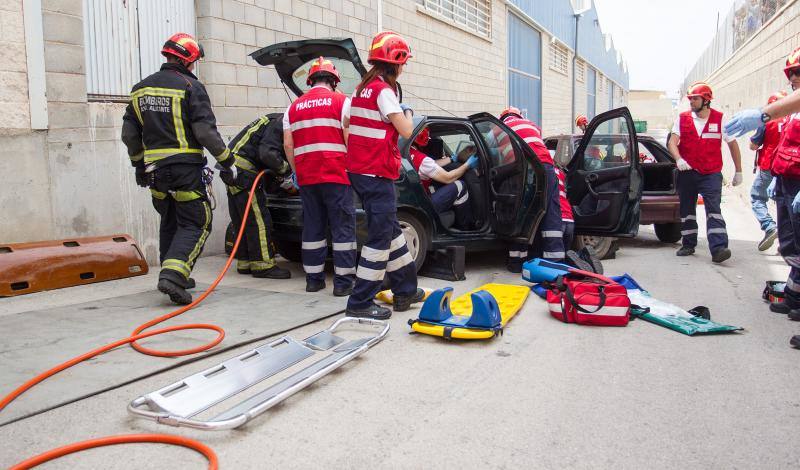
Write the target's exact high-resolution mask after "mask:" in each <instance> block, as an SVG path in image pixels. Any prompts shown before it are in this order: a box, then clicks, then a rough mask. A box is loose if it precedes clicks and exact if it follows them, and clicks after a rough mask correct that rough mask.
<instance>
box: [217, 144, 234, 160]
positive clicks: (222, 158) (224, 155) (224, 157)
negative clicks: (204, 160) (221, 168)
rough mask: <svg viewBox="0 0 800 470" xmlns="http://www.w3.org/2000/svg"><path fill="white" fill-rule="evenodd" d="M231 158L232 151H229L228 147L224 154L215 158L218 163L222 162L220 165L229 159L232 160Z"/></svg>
mask: <svg viewBox="0 0 800 470" xmlns="http://www.w3.org/2000/svg"><path fill="white" fill-rule="evenodd" d="M230 157H231V151H230V149H228V148H227V147H226V148H225V151H224V152H222V153H221V154H219V155H215V156H214V158H216V159H217V161H218V162H220V163H222V162H224V161H227V160H228V158H230Z"/></svg>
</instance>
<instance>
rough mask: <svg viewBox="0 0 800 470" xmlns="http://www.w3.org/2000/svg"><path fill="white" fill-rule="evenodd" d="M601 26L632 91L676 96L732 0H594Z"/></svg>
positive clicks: (726, 12) (722, 19) (723, 17)
mask: <svg viewBox="0 0 800 470" xmlns="http://www.w3.org/2000/svg"><path fill="white" fill-rule="evenodd" d="M594 3H595V7H596V8H597V15H598V17H599V19H600V27H601V28H602V30H603V32H604V33H606V34H609V33H610V34H611V36H612V38H613V39H614V47H616V49H617V50H618V51H620V52H621V53H622V57H623V60H625V62H627V64H628V73H629V74H630V87H631V89H651V90H664V91H666V92H667V94H668V95H669V96H673V97H674V96H676V95H677V94H678V92H679V89H680V86H681V83H682V82H683V79H684V77H685V76H686V74H687V73H688V72H689V70H691V68H692V67H693V66H694V64H695V62H696V61H697V59H698V57H700V54H702V53H703V51H705V49H706V47H707V46H708V45H709V43H710V42H711V39H713V37H714V34H715V33H716V27H717V13H719V21H720V23H722V22H723V21H724V20H725V16H726V15H727V14H728V11H729V10H730V7H731V5H733V0H594Z"/></svg>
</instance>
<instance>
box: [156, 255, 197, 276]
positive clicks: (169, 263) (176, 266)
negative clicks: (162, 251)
mask: <svg viewBox="0 0 800 470" xmlns="http://www.w3.org/2000/svg"><path fill="white" fill-rule="evenodd" d="M161 269H171V270H172V271H178V272H179V273H181V274H183V276H184V277H186V278H188V277H189V274H190V273H191V272H192V270H191V268H190V267H189V265H188V264H186V263H185V262H183V261H181V260H179V259H165V260H164V262H163V263H161Z"/></svg>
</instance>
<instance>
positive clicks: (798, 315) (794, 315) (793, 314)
mask: <svg viewBox="0 0 800 470" xmlns="http://www.w3.org/2000/svg"><path fill="white" fill-rule="evenodd" d="M788 315H789V320H792V321H800V309H794V308H793V309H791V310H789V313H788Z"/></svg>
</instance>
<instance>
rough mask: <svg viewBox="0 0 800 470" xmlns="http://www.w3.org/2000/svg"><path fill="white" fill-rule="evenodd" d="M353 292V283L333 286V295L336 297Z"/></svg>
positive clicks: (345, 295)
mask: <svg viewBox="0 0 800 470" xmlns="http://www.w3.org/2000/svg"><path fill="white" fill-rule="evenodd" d="M352 293H353V283H352V282H351V283H350V284H349V285H347V286H345V287H339V286H333V295H334V296H336V297H347V296H348V295H350V294H352Z"/></svg>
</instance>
